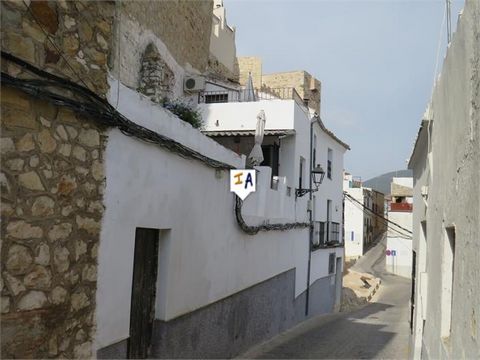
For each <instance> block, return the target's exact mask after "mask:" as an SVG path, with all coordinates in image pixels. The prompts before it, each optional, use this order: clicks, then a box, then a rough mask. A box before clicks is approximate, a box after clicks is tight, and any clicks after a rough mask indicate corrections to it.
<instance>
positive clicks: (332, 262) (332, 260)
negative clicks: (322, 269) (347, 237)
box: [328, 253, 335, 274]
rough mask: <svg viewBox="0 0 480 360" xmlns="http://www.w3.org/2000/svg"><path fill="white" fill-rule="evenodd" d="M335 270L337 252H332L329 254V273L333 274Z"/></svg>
mask: <svg viewBox="0 0 480 360" xmlns="http://www.w3.org/2000/svg"><path fill="white" fill-rule="evenodd" d="M334 272H335V253H330V255H329V256H328V273H329V274H333V273H334Z"/></svg>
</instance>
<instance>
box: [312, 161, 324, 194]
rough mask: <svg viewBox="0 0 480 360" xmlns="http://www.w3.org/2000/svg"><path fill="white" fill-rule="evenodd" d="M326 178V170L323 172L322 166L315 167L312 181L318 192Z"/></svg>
mask: <svg viewBox="0 0 480 360" xmlns="http://www.w3.org/2000/svg"><path fill="white" fill-rule="evenodd" d="M324 177H325V170H323V168H322V166H321V165H317V166H315V168H314V169H313V170H312V180H313V183H314V184H315V187H316V188H317V190H318V187H319V186H320V184H321V183H322V182H323V178H324Z"/></svg>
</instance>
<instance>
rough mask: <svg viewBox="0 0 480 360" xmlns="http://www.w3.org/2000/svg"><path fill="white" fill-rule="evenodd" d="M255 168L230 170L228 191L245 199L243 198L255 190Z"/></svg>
mask: <svg viewBox="0 0 480 360" xmlns="http://www.w3.org/2000/svg"><path fill="white" fill-rule="evenodd" d="M255 175H256V172H255V170H242V169H237V170H230V191H232V192H234V193H235V194H237V196H238V197H239V198H240V199H242V200H245V198H246V197H247V196H248V195H249V194H250V193H252V192H254V191H255V190H256V181H255Z"/></svg>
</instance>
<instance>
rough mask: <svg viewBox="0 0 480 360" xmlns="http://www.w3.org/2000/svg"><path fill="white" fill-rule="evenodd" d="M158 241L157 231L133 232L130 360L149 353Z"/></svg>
mask: <svg viewBox="0 0 480 360" xmlns="http://www.w3.org/2000/svg"><path fill="white" fill-rule="evenodd" d="M158 242H159V230H158V229H145V228H137V229H136V232H135V253H134V261H133V278H132V301H131V307H130V338H129V341H128V358H129V359H145V358H147V357H148V356H149V352H150V347H151V342H152V331H153V321H154V318H155V295H156V294H155V293H156V284H157V267H158Z"/></svg>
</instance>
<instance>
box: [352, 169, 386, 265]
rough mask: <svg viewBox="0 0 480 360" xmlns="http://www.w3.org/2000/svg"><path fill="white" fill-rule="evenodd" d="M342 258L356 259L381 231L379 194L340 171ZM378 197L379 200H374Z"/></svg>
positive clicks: (382, 224)
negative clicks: (343, 245)
mask: <svg viewBox="0 0 480 360" xmlns="http://www.w3.org/2000/svg"><path fill="white" fill-rule="evenodd" d="M343 191H344V193H345V205H344V212H345V217H344V222H345V258H346V259H347V260H349V259H357V258H359V257H360V256H362V255H363V254H364V253H365V251H366V250H367V249H368V248H369V247H370V246H371V245H372V244H373V242H374V241H375V240H377V238H378V237H379V236H381V235H383V233H384V228H385V220H384V217H383V208H382V207H380V206H379V207H378V208H377V205H378V204H377V203H379V204H380V205H381V203H382V202H383V198H384V197H383V194H382V193H379V192H375V191H374V190H372V189H370V188H366V187H363V186H362V181H361V179H359V178H358V177H354V176H352V175H351V174H349V173H344V178H343ZM376 197H379V199H380V200H381V201H376Z"/></svg>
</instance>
